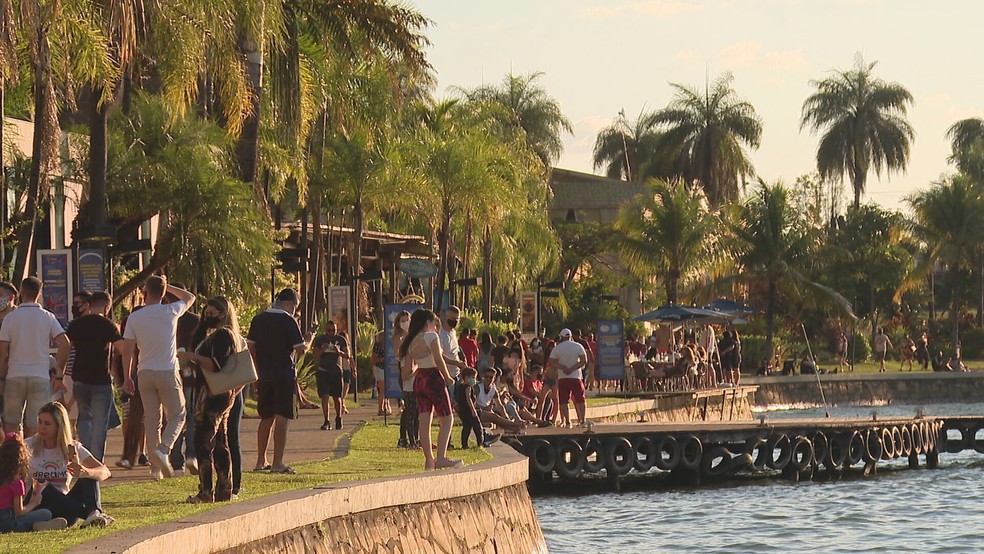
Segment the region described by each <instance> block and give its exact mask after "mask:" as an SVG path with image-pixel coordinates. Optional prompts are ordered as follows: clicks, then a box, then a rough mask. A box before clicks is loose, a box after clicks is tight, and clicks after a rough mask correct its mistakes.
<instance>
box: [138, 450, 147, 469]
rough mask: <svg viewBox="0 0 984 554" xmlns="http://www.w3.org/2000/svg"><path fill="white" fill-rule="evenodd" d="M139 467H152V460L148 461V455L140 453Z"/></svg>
mask: <svg viewBox="0 0 984 554" xmlns="http://www.w3.org/2000/svg"><path fill="white" fill-rule="evenodd" d="M137 465H138V466H149V465H150V460H148V459H147V455H146V454H144V453H143V452H141V453H140V457H138V458H137Z"/></svg>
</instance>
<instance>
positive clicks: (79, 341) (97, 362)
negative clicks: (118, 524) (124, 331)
mask: <svg viewBox="0 0 984 554" xmlns="http://www.w3.org/2000/svg"><path fill="white" fill-rule="evenodd" d="M111 304H112V300H111V299H110V297H109V295H108V294H106V293H105V292H103V291H99V292H94V293H92V295H91V297H90V299H89V302H88V304H87V306H88V309H87V310H86V311H85V313H84V314H83V315H82V316H81V317H79V318H77V319H73V320H72V323H70V324H69V326H68V331H67V333H68V338H69V340H71V342H72V346H73V347H74V348H75V363H74V364H73V366H72V381H73V387H72V393H73V395H74V396H75V402H76V403H77V404H78V408H79V420H78V435H79V441H80V442H81V443H82V446H85V447H86V448H87V449H89V452H91V453H92V456H93V457H94V458H96V459H97V460H99V461H102V459H103V455H104V454H105V450H106V430H107V428H108V422H109V417H110V415H109V414H110V411H111V410H115V409H116V406H115V402H114V398H113V378H112V375H111V374H110V366H109V363H110V360H111V359H112V358H111V355H112V350H113V347H114V346H115V347H119V345H120V344H121V343H122V341H123V335H121V334H120V328H119V327H118V326H117V325H116V324H115V323H113V322H112V321H110V319H109V318H108V317H106V313H107V312H108V311H109V307H110V305H111Z"/></svg>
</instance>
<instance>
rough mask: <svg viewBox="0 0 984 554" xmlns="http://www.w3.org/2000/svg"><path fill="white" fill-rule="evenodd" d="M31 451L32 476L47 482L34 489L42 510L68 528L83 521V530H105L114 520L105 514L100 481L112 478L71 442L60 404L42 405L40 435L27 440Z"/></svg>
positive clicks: (82, 447)
mask: <svg viewBox="0 0 984 554" xmlns="http://www.w3.org/2000/svg"><path fill="white" fill-rule="evenodd" d="M24 443H25V444H26V445H27V448H28V450H29V451H30V452H31V477H32V478H33V479H34V481H35V482H37V483H47V486H43V487H41V486H39V487H37V488H36V489H32V491H31V495H32V496H33V495H34V494H40V495H41V503H40V507H41V508H44V509H46V510H49V511H50V512H51V515H52V516H53V517H56V518H58V517H61V518H65V520H66V521H67V522H68V525H69V526H71V525H74V524H75V522H76V521H79V520H83V521H82V525H81V527H88V526H90V525H92V526H95V527H105V526H107V525H109V524H111V523H113V521H115V520H114V519H113V518H112V517H110V516H108V515H106V514H105V513H103V511H102V504H101V503H100V501H99V482H100V481H105V480H106V479H109V477H110V473H109V469H108V468H107V467H106V466H105V465H103V463H102V462H100V461H99V460H97V459H95V458H93V457H92V454H90V453H89V451H88V450H86V448H85V447H84V446H82V444H81V443H79V441H76V440H72V430H71V427H69V420H68V411H67V410H65V406H62V405H61V404H59V403H58V402H49V403H47V404H45V405H44V406H41V410H39V412H38V434H36V435H34V436H33V437H30V438H28V439H27V440H25V441H24Z"/></svg>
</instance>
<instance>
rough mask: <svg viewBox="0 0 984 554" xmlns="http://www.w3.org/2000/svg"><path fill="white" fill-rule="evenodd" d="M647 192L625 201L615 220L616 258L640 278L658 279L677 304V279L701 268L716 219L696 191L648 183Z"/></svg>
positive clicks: (709, 254)
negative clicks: (627, 201)
mask: <svg viewBox="0 0 984 554" xmlns="http://www.w3.org/2000/svg"><path fill="white" fill-rule="evenodd" d="M648 186H649V191H648V193H646V194H642V195H639V196H638V197H637V198H636V199H635V200H633V201H632V202H629V203H627V204H626V205H625V206H624V207H623V208H622V209H621V210H620V212H619V215H618V219H617V220H616V222H615V230H616V231H617V232H618V233H619V234H618V235H616V237H615V247H616V250H617V252H618V254H619V259H620V260H621V261H622V263H624V264H625V266H626V267H627V268H629V269H630V270H631V271H632V272H633V273H635V274H636V276H638V277H639V278H641V279H648V278H650V277H652V276H653V275H660V276H661V278H662V281H663V286H664V287H665V289H666V300H667V301H668V302H671V303H676V302H677V301H679V298H680V294H679V286H680V280H681V279H683V278H684V277H686V276H688V275H691V274H692V273H693V272H694V271H696V270H698V269H700V268H701V267H704V266H706V265H707V264H708V262H709V261H710V259H711V257H712V255H713V253H712V251H713V249H714V248H715V246H716V242H717V241H716V237H717V236H718V231H719V225H720V220H719V219H718V217H717V215H716V214H715V213H713V212H711V210H710V209H709V208H708V203H707V197H706V196H704V193H703V191H701V190H700V189H699V188H692V187H689V186H687V184H686V183H684V182H683V181H680V180H678V181H674V182H671V183H668V182H666V181H659V180H655V179H650V180H649V182H648Z"/></svg>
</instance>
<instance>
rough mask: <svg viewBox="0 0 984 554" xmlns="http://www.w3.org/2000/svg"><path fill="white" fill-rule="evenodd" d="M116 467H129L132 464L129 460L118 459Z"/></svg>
mask: <svg viewBox="0 0 984 554" xmlns="http://www.w3.org/2000/svg"><path fill="white" fill-rule="evenodd" d="M116 467H121V468H123V469H130V468H132V467H133V464H131V463H130V460H118V461H117V462H116Z"/></svg>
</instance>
